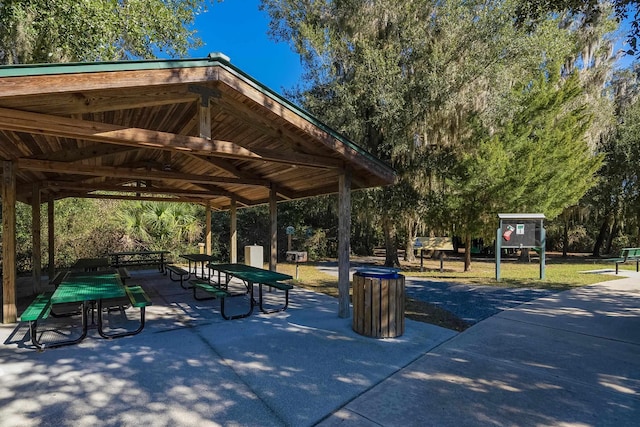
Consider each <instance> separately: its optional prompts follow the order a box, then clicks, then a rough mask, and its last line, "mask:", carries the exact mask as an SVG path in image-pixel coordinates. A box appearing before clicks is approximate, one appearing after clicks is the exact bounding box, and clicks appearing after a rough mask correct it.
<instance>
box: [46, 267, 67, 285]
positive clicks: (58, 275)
mask: <svg viewBox="0 0 640 427" xmlns="http://www.w3.org/2000/svg"><path fill="white" fill-rule="evenodd" d="M66 274H67V271H66V270H61V271H58V272H57V273H56V274H55V275H54V276H53V277H52V278H51V279H50V280H49V284H50V285H53V286H54V287H56V288H57V287H58V286H59V285H60V283H62V280H63V279H64V276H65V275H66Z"/></svg>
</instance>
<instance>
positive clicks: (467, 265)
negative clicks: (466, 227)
mask: <svg viewBox="0 0 640 427" xmlns="http://www.w3.org/2000/svg"><path fill="white" fill-rule="evenodd" d="M464 271H471V234H468V233H467V234H465V236H464Z"/></svg>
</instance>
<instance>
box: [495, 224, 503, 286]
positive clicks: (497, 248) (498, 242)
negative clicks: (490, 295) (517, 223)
mask: <svg viewBox="0 0 640 427" xmlns="http://www.w3.org/2000/svg"><path fill="white" fill-rule="evenodd" d="M500 225H502V224H500ZM501 230H502V227H500V228H498V229H497V230H496V281H497V282H499V281H500V256H501V253H502V245H501V243H500V238H501V237H502V236H501V235H500V231H501Z"/></svg>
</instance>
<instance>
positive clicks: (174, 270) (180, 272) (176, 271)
mask: <svg viewBox="0 0 640 427" xmlns="http://www.w3.org/2000/svg"><path fill="white" fill-rule="evenodd" d="M165 270H167V271H168V272H169V279H170V280H172V281H174V282H177V281H180V287H181V288H182V289H191V286H185V284H184V281H185V279H186V280H188V279H189V278H190V277H191V273H190V272H189V271H187V270H185V269H184V268H182V267H178V266H177V265H175V264H167V265H166V267H165ZM174 276H175V277H174Z"/></svg>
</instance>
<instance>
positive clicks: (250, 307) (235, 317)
mask: <svg viewBox="0 0 640 427" xmlns="http://www.w3.org/2000/svg"><path fill="white" fill-rule="evenodd" d="M250 287H251V289H250V291H249V294H250V295H249V311H247V312H246V313H244V314H236V315H233V316H229V315H227V314H226V313H225V309H224V300H226V298H221V299H220V314H222V317H223V318H224V319H225V320H233V319H242V318H244V317H249V316H251V314H252V313H253V307H254V301H253V283H252V282H250ZM236 296H238V295H236Z"/></svg>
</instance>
